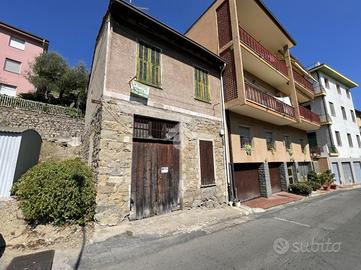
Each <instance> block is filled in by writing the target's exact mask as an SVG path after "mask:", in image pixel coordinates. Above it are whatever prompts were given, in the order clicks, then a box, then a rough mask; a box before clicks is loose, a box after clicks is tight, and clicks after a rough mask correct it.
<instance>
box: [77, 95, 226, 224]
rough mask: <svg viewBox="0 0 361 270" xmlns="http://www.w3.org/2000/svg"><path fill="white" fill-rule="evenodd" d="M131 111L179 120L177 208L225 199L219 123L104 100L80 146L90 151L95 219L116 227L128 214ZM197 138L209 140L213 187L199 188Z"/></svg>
mask: <svg viewBox="0 0 361 270" xmlns="http://www.w3.org/2000/svg"><path fill="white" fill-rule="evenodd" d="M100 115H101V117H100ZM134 115H142V116H147V117H154V118H160V117H161V118H162V119H165V120H172V121H177V122H179V124H180V125H179V126H180V139H181V144H180V145H179V146H178V147H179V148H180V152H181V159H180V168H181V169H180V171H181V174H180V184H179V185H180V188H179V198H180V208H181V209H183V208H191V207H199V206H205V207H216V206H218V205H220V204H222V203H225V202H226V201H227V194H226V180H225V174H224V165H223V164H224V161H223V158H224V153H223V151H224V150H223V139H222V136H220V135H219V130H220V129H221V127H222V126H221V122H220V121H218V120H211V119H206V118H200V117H194V116H190V115H186V114H182V113H177V112H171V111H166V110H163V109H159V108H150V107H147V106H144V105H141V104H137V103H135V102H134V103H129V102H126V101H122V100H116V99H112V98H105V99H104V100H103V102H102V105H101V109H99V110H98V116H97V117H95V118H94V119H98V120H94V121H95V123H97V124H94V125H93V127H97V128H94V129H93V130H92V131H91V132H90V135H89V138H93V140H92V142H91V143H89V144H92V146H88V147H87V146H86V144H84V146H85V148H88V149H91V150H90V152H88V155H89V156H88V157H87V158H88V159H89V160H91V162H90V163H91V164H92V166H93V168H94V169H95V171H96V175H97V184H98V188H97V214H96V220H97V222H99V223H100V224H103V225H116V224H119V223H120V222H121V221H122V220H123V219H124V218H126V217H127V216H128V215H129V214H130V211H131V203H130V198H131V196H130V195H131V194H130V192H131V190H130V189H131V179H132V175H131V174H132V138H133V123H134ZM99 119H101V121H99ZM199 139H205V140H211V141H213V143H214V144H213V145H214V158H215V168H216V172H215V185H214V186H211V187H201V183H200V168H199V146H198V143H199ZM90 156H91V157H90ZM133 166H134V165H133Z"/></svg>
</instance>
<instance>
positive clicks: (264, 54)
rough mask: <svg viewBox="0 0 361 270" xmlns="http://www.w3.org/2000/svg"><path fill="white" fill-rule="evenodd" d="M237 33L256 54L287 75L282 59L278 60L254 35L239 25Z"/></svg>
mask: <svg viewBox="0 0 361 270" xmlns="http://www.w3.org/2000/svg"><path fill="white" fill-rule="evenodd" d="M239 35H240V38H241V41H242V42H243V43H244V44H245V45H247V46H248V47H249V48H251V49H252V51H254V52H255V53H256V54H257V55H258V56H260V57H261V58H262V59H263V60H265V61H266V62H267V63H268V64H270V65H271V66H273V67H274V68H275V69H277V70H278V71H279V72H281V73H282V74H283V75H285V76H287V77H288V71H287V66H286V63H285V62H284V61H281V60H279V59H278V58H277V57H276V56H275V55H274V54H272V53H271V52H270V51H268V50H267V49H266V48H265V47H263V46H262V45H261V43H259V42H258V41H257V40H256V39H255V38H254V37H252V36H251V35H250V34H249V33H248V32H247V31H246V30H244V29H243V28H242V27H241V26H239Z"/></svg>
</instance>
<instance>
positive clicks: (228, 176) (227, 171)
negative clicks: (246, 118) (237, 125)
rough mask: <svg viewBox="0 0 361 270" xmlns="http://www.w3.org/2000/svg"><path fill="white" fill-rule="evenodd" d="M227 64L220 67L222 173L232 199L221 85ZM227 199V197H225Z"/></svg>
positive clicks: (226, 130)
mask: <svg viewBox="0 0 361 270" xmlns="http://www.w3.org/2000/svg"><path fill="white" fill-rule="evenodd" d="M226 66H227V64H226V63H224V65H223V67H222V68H221V73H220V77H221V110H222V129H223V152H224V155H223V162H224V175H225V178H226V181H227V187H226V189H227V191H228V192H227V193H228V199H229V201H233V199H234V195H233V188H232V187H233V184H232V179H231V177H230V173H229V168H228V167H229V160H228V155H229V141H228V127H227V121H226V110H225V102H224V87H223V73H224V70H225V69H226ZM226 199H227V198H226Z"/></svg>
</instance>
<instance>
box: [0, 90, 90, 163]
mask: <svg viewBox="0 0 361 270" xmlns="http://www.w3.org/2000/svg"><path fill="white" fill-rule="evenodd" d="M0 96H1V97H0V126H5V127H11V128H21V129H23V128H27V129H34V130H36V131H37V132H38V133H39V134H40V135H41V138H42V140H43V144H42V148H41V153H40V161H46V160H64V159H67V158H72V157H79V156H80V153H81V151H80V150H81V149H80V144H81V139H80V138H81V136H82V134H83V131H84V118H82V117H78V116H76V114H74V110H72V109H70V108H64V107H59V106H53V105H47V104H44V103H40V102H34V101H28V100H23V99H20V98H12V97H4V96H3V95H0ZM5 99H6V100H5ZM5 101H6V102H5Z"/></svg>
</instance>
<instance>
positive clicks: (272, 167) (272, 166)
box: [268, 163, 282, 193]
mask: <svg viewBox="0 0 361 270" xmlns="http://www.w3.org/2000/svg"><path fill="white" fill-rule="evenodd" d="M268 166H269V174H270V178H271V186H272V193H277V192H281V191H282V189H281V171H280V166H281V163H269V164H268Z"/></svg>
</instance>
